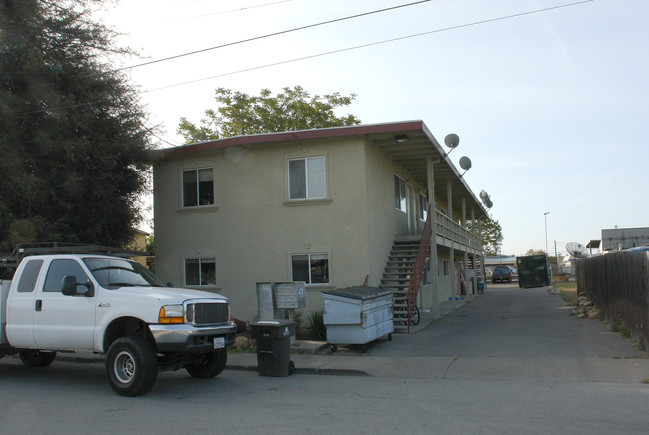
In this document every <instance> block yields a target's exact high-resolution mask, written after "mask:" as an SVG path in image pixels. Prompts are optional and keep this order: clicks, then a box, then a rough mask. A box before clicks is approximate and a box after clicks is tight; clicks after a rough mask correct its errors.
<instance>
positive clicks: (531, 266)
mask: <svg viewBox="0 0 649 435" xmlns="http://www.w3.org/2000/svg"><path fill="white" fill-rule="evenodd" d="M516 267H517V269H518V286H519V287H520V288H530V287H545V286H549V285H550V271H549V267H548V256H547V255H545V254H543V255H528V256H525V257H517V258H516Z"/></svg>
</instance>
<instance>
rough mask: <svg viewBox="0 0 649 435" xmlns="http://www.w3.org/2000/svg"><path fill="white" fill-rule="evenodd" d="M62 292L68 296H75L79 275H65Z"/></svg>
mask: <svg viewBox="0 0 649 435" xmlns="http://www.w3.org/2000/svg"><path fill="white" fill-rule="evenodd" d="M61 292H62V293H63V294H64V295H66V296H75V295H76V294H77V277H76V276H74V275H66V276H64V277H63V285H62V286H61Z"/></svg>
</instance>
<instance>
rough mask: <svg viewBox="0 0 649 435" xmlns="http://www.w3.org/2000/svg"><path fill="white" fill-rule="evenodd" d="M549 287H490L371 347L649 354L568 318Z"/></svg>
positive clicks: (423, 352)
mask: <svg viewBox="0 0 649 435" xmlns="http://www.w3.org/2000/svg"><path fill="white" fill-rule="evenodd" d="M571 309H572V307H566V306H565V304H564V302H563V300H562V298H561V297H560V296H558V295H551V294H549V293H548V292H547V288H532V289H520V288H518V286H517V285H516V284H501V285H490V286H489V287H488V289H487V293H486V294H484V295H480V296H478V297H476V298H475V299H474V300H472V301H471V302H469V303H467V304H465V305H463V306H462V307H460V308H458V309H457V310H454V311H452V312H451V313H450V314H448V315H446V316H445V317H444V318H442V319H441V320H439V321H437V322H435V323H433V324H431V325H429V326H427V327H425V328H423V329H421V330H419V331H418V332H416V333H414V334H411V335H410V336H409V337H405V336H399V335H396V334H395V339H394V340H392V341H389V342H388V341H382V342H377V343H376V344H375V345H374V346H371V347H370V348H369V349H368V354H369V355H373V356H447V357H514V358H557V357H558V358H570V357H576V358H627V357H645V356H647V353H646V352H642V351H640V350H638V349H637V348H636V347H635V346H634V345H633V343H632V342H631V340H628V339H624V338H622V337H620V335H619V334H617V333H615V332H612V331H611V327H610V325H609V324H607V323H604V322H602V321H599V320H593V319H577V318H575V317H574V316H570V312H571Z"/></svg>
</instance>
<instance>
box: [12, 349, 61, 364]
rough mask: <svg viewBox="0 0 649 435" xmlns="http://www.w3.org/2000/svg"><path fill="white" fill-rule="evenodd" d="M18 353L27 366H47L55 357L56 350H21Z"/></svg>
mask: <svg viewBox="0 0 649 435" xmlns="http://www.w3.org/2000/svg"><path fill="white" fill-rule="evenodd" d="M18 355H19V356H20V360H21V361H22V362H23V364H25V365H26V366H27V367H45V366H49V365H50V364H52V362H53V361H54V358H56V352H44V351H42V350H21V351H20V352H19V353H18Z"/></svg>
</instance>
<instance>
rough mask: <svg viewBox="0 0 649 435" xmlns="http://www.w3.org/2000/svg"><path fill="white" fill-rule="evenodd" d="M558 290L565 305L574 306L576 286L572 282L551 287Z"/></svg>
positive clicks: (559, 283)
mask: <svg viewBox="0 0 649 435" xmlns="http://www.w3.org/2000/svg"><path fill="white" fill-rule="evenodd" d="M552 287H554V288H555V289H557V290H559V293H561V297H562V298H563V300H564V301H565V303H566V304H569V305H575V304H576V300H577V284H576V283H574V282H558V283H555V284H553V285H552Z"/></svg>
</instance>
